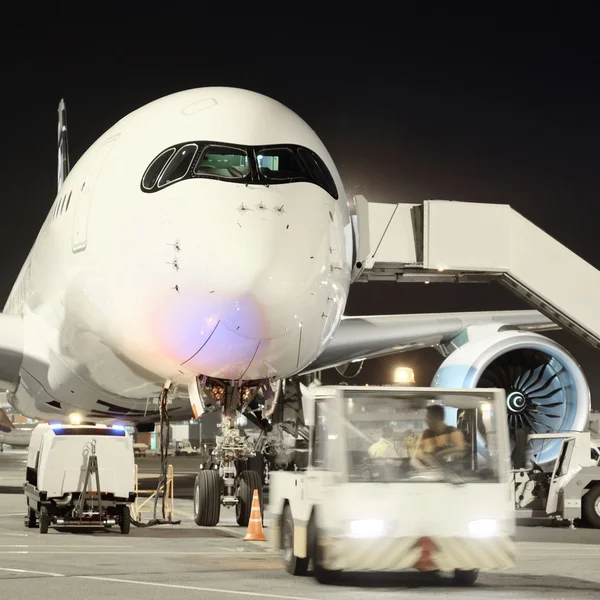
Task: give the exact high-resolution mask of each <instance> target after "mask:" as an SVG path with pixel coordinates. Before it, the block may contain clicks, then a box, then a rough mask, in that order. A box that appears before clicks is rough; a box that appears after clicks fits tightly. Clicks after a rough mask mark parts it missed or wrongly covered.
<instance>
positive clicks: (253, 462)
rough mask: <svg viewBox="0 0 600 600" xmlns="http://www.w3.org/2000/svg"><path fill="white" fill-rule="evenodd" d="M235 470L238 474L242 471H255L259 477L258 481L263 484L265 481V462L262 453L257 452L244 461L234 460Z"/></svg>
mask: <svg viewBox="0 0 600 600" xmlns="http://www.w3.org/2000/svg"><path fill="white" fill-rule="evenodd" d="M235 468H236V471H237V472H238V473H243V472H244V471H256V472H257V473H258V475H259V477H260V480H261V481H263V482H264V479H265V461H264V458H263V455H262V453H260V452H258V453H257V454H256V455H255V456H251V457H250V458H247V459H245V460H236V461H235Z"/></svg>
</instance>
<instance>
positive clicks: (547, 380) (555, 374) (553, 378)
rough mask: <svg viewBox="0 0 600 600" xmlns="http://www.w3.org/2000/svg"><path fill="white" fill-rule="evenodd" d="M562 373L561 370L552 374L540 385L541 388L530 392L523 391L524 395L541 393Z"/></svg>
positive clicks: (529, 390)
mask: <svg viewBox="0 0 600 600" xmlns="http://www.w3.org/2000/svg"><path fill="white" fill-rule="evenodd" d="M563 372H564V369H561V370H560V371H555V372H554V373H552V375H551V376H550V377H549V378H548V379H546V382H545V383H544V385H542V386H541V387H539V388H537V389H535V390H532V389H531V388H530V389H528V390H525V393H526V394H528V395H531V394H538V393H539V392H543V391H544V390H545V389H546V388H547V387H548V386H549V385H550V384H551V383H552V382H553V381H554V380H555V379H556V378H557V377H558V376H559V375H560V374H561V373H563Z"/></svg>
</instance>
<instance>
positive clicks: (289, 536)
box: [281, 504, 310, 575]
mask: <svg viewBox="0 0 600 600" xmlns="http://www.w3.org/2000/svg"><path fill="white" fill-rule="evenodd" d="M281 550H282V554H283V563H284V565H285V570H286V571H287V572H288V573H289V574H290V575H306V572H307V571H308V563H309V560H310V559H309V557H308V556H306V557H305V558H298V557H297V556H296V555H295V554H294V519H293V518H292V510H291V508H290V505H289V504H287V505H286V507H285V509H284V510H283V515H282V517H281Z"/></svg>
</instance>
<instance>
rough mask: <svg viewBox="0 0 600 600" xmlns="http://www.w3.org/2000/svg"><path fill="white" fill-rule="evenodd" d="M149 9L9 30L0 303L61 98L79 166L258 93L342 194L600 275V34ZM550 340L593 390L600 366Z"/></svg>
mask: <svg viewBox="0 0 600 600" xmlns="http://www.w3.org/2000/svg"><path fill="white" fill-rule="evenodd" d="M53 6H54V5H53ZM57 6H59V7H60V6H61V5H60V4H59V5H57ZM78 6H82V5H81V4H79V5H78ZM150 6H151V4H146V5H145V9H144V10H143V11H141V13H142V14H140V13H136V14H132V15H124V14H122V13H119V12H115V13H112V14H107V15H100V14H93V13H90V14H87V13H83V14H81V13H77V14H79V15H80V17H79V20H78V21H77V22H76V21H75V20H74V17H73V14H74V12H73V10H70V11H69V15H70V16H66V14H67V13H66V12H64V13H61V10H62V9H60V8H57V10H58V14H55V15H54V16H53V18H52V19H49V20H47V21H42V20H41V19H40V20H39V21H38V22H35V23H34V22H32V21H31V20H30V19H27V20H25V19H24V20H22V21H21V20H18V19H15V20H14V21H13V22H9V21H7V20H5V22H4V30H3V38H2V41H1V42H0V44H1V49H2V56H3V68H2V88H1V89H2V94H0V96H1V98H0V105H1V108H2V115H3V118H2V133H3V144H2V147H3V152H2V157H3V160H2V163H1V166H0V169H1V173H2V181H3V189H2V206H3V215H2V219H0V268H1V270H2V271H1V272H2V275H3V277H2V279H1V280H0V296H1V297H2V300H3V301H4V299H5V298H6V296H7V295H8V293H9V291H10V288H11V286H12V282H13V281H14V278H15V277H16V275H17V274H18V271H19V269H20V267H21V264H22V262H23V260H24V259H25V257H26V255H27V252H28V251H29V248H30V246H31V244H32V243H33V241H34V239H35V236H36V235H37V232H38V230H39V227H40V226H41V224H42V222H43V220H44V218H45V216H46V214H47V212H48V210H49V207H50V206H51V204H52V202H53V200H54V196H55V194H56V189H55V187H56V183H55V182H56V107H57V104H58V101H59V100H60V98H61V97H64V98H65V100H66V103H67V109H68V125H69V143H70V151H71V164H72V165H73V164H74V163H75V161H76V160H77V159H78V158H79V157H80V156H81V154H82V153H83V152H84V151H85V150H86V149H87V148H88V147H89V145H90V144H91V143H92V142H93V141H94V140H95V139H96V138H97V137H99V136H100V135H101V134H102V133H103V132H104V131H105V130H106V129H108V128H109V127H110V126H111V125H112V124H113V123H114V122H116V121H117V120H118V119H120V118H121V117H123V116H124V115H125V114H127V113H128V112H130V111H132V110H134V109H136V108H138V107H140V106H142V105H143V104H145V103H147V102H150V101H152V100H154V99H156V98H158V97H160V96H163V95H165V94H169V93H172V92H176V91H180V90H183V89H187V88H192V87H202V86H209V85H229V86H237V87H244V88H248V89H252V90H255V91H258V92H261V93H264V94H267V95H269V96H271V97H273V98H275V99H277V100H279V101H280V102H282V103H284V104H285V105H287V106H288V107H290V108H291V109H292V110H294V111H296V112H297V113H298V114H299V115H300V116H302V117H303V118H304V119H305V120H306V121H307V122H308V123H309V124H310V125H311V126H312V127H313V128H314V129H315V130H316V131H317V133H318V134H319V135H320V137H321V139H322V140H323V141H324V143H325V144H326V146H327V147H328V149H329V151H330V152H331V154H332V156H333V158H334V160H335V161H336V163H337V165H338V168H339V169H340V172H341V175H342V178H343V180H344V182H345V185H346V189H347V190H348V191H349V192H352V193H363V194H364V195H365V196H366V197H367V198H368V199H370V200H374V201H379V202H386V201H389V202H418V201H421V200H424V199H428V198H441V199H452V200H460V201H469V202H478V201H483V202H497V203H509V204H511V205H512V206H513V207H514V208H515V209H516V210H518V211H519V212H520V213H521V214H523V215H524V216H525V217H527V218H528V219H530V220H532V221H533V222H534V223H536V224H537V225H538V226H540V227H542V228H543V229H544V230H546V231H547V232H548V233H550V234H551V235H553V236H554V237H555V238H556V239H558V240H559V241H560V242H562V243H563V244H565V245H566V246H567V247H569V248H570V249H572V250H573V251H574V252H576V253H577V254H579V255H580V256H582V257H583V258H584V259H586V260H588V261H589V262H591V263H592V264H594V265H596V266H599V267H600V247H599V245H598V243H597V230H598V219H597V215H598V210H597V208H596V207H597V204H598V202H599V201H600V168H599V164H600V143H599V138H600V136H599V134H600V120H599V117H598V115H599V111H600V77H599V76H600V72H599V71H600V70H599V67H598V64H599V62H598V61H599V58H600V52H599V50H598V44H597V37H596V34H595V32H593V31H590V32H586V31H584V30H582V29H581V27H582V24H584V23H585V22H586V21H588V20H589V19H590V18H591V15H585V14H583V13H581V14H575V15H567V14H558V13H554V14H550V13H549V12H548V11H547V10H545V11H544V14H543V15H541V14H536V15H526V14H524V13H523V12H522V9H519V14H518V15H516V14H514V15H513V14H508V13H505V14H504V15H503V17H502V18H500V17H499V16H498V15H491V14H480V15H477V16H476V15H474V13H472V12H469V13H464V14H461V13H460V12H459V11H457V9H456V8H453V9H452V10H450V8H447V9H444V11H440V10H439V9H433V8H425V9H421V11H420V12H419V11H417V9H416V8H414V7H412V8H410V9H407V8H404V7H405V6H411V5H410V4H406V5H405V4H402V3H397V4H394V6H396V9H395V11H393V12H391V11H390V10H388V7H387V5H386V4H385V3H384V4H377V5H376V7H377V10H376V11H369V13H368V14H367V5H366V4H365V5H363V11H362V12H361V13H356V14H355V13H351V12H349V11H348V10H346V9H345V8H342V7H344V6H345V4H341V3H340V4H339V5H338V4H337V3H331V4H328V3H325V2H324V3H321V4H319V5H318V8H317V7H316V6H315V7H312V8H311V6H310V4H306V3H296V4H292V3H289V4H285V5H283V9H285V8H286V7H287V9H288V10H289V13H288V14H286V13H281V14H280V15H277V16H274V15H272V14H271V15H268V14H261V12H260V11H261V9H260V8H259V7H256V8H254V9H253V11H252V12H251V11H249V10H246V11H245V12H242V11H241V9H238V8H234V7H233V5H232V6H229V5H225V4H223V5H222V7H221V8H220V9H219V11H218V12H211V11H210V10H209V3H196V5H194V4H186V5H185V6H186V7H187V8H186V9H185V10H183V8H180V9H179V10H176V9H175V7H174V6H175V5H173V7H170V8H169V7H167V5H164V8H165V10H161V11H160V16H159V19H157V20H156V21H155V22H152V21H150V20H148V17H147V16H146V15H147V14H148V13H151V12H152V11H151V10H150ZM194 6H197V8H194ZM390 6H391V5H390ZM401 7H402V8H401ZM78 10H81V9H78ZM507 10H508V9H507ZM256 11H258V12H256ZM61 20H62V23H61ZM199 227H201V224H199ZM557 277H560V273H557ZM589 301H590V302H595V301H596V300H595V299H594V298H590V299H589ZM524 307H525V305H524V304H523V303H522V302H521V301H519V300H518V299H517V298H515V297H513V296H512V295H511V294H510V293H509V292H508V291H506V290H504V289H503V288H501V287H500V286H498V285H496V284H478V285H460V286H458V285H450V284H436V285H429V286H425V285H416V284H402V285H400V284H392V283H369V284H358V285H356V286H354V288H353V290H352V292H351V296H350V301H349V305H348V308H347V311H346V312H347V314H352V315H356V314H384V313H412V312H444V311H458V310H461V311H464V310H492V309H499V310H502V309H514V308H524ZM553 337H555V338H556V339H557V340H558V341H559V342H560V343H562V344H564V345H565V346H566V348H568V349H569V350H570V351H571V352H572V353H573V354H574V356H575V358H576V359H577V360H578V361H579V362H580V364H581V365H582V366H583V368H584V370H585V372H586V374H587V376H588V378H589V380H590V384H591V387H592V392H594V390H600V373H598V372H597V369H596V364H597V360H598V354H595V353H593V352H592V351H591V350H588V349H587V347H586V346H584V345H583V344H582V343H580V342H578V341H577V340H575V339H574V338H572V337H571V336H569V335H567V334H563V333H557V334H553ZM439 362H440V357H439V356H438V355H437V354H436V353H435V352H434V351H422V352H416V353H408V354H405V355H404V356H397V357H392V358H387V359H382V360H379V361H372V362H371V363H370V364H368V365H366V366H365V369H364V370H363V373H362V374H361V376H360V377H359V378H358V379H357V380H356V381H357V382H358V383H364V382H371V383H383V382H385V381H387V380H389V378H390V376H391V371H392V368H393V366H395V365H397V364H406V365H409V366H412V367H414V368H415V370H416V375H417V382H418V383H420V384H423V385H426V384H428V383H429V381H430V378H431V376H432V374H433V372H434V371H435V368H436V365H437V364H438V363H439ZM597 406H598V408H600V401H599V403H598V404H597Z"/></svg>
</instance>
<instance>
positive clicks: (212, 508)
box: [194, 470, 221, 527]
mask: <svg viewBox="0 0 600 600" xmlns="http://www.w3.org/2000/svg"><path fill="white" fill-rule="evenodd" d="M220 513H221V480H220V477H219V473H218V472H217V471H213V470H209V471H200V472H199V473H198V475H196V482H195V483H194V523H196V525H199V526H201V527H214V526H215V525H216V524H217V523H218V522H219V516H220Z"/></svg>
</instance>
